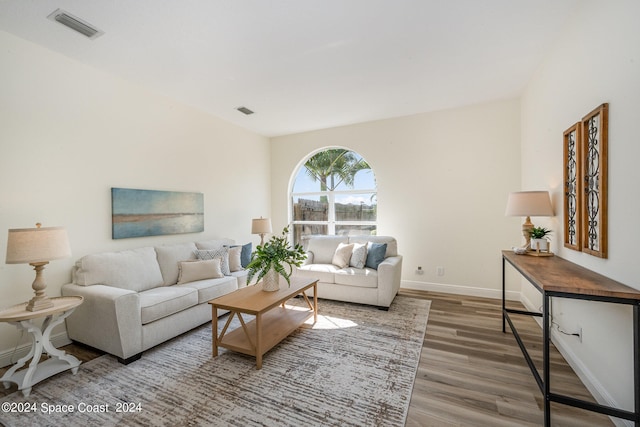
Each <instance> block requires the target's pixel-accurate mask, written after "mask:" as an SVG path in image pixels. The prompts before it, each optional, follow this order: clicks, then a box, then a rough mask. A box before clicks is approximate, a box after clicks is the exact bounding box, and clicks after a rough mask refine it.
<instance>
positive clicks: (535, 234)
mask: <svg viewBox="0 0 640 427" xmlns="http://www.w3.org/2000/svg"><path fill="white" fill-rule="evenodd" d="M551 233H552V231H551V230H549V229H548V228H545V227H533V228H532V229H531V231H530V232H529V236H530V237H531V250H532V251H536V250H540V251H548V250H549V239H548V238H547V236H548V235H549V234H551Z"/></svg>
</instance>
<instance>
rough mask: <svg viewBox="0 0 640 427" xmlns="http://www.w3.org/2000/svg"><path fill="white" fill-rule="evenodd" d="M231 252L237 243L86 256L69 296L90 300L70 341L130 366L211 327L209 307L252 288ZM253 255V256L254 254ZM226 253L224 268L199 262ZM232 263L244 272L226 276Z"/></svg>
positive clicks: (70, 329) (75, 319) (70, 325)
mask: <svg viewBox="0 0 640 427" xmlns="http://www.w3.org/2000/svg"><path fill="white" fill-rule="evenodd" d="M230 246H234V245H233V241H232V240H230V239H222V240H209V241H204V242H196V243H194V242H191V243H184V244H177V245H167V246H157V247H143V248H138V249H133V250H125V251H121V252H105V253H99V254H91V255H87V256H85V257H83V258H82V259H80V260H78V261H77V262H76V264H75V266H74V268H73V274H72V277H73V283H69V284H66V285H63V287H62V295H64V296H69V295H79V296H82V297H84V302H83V303H82V304H81V305H80V306H79V307H78V308H76V310H75V312H74V314H73V316H70V317H69V318H67V319H66V324H67V333H68V335H69V338H70V339H72V340H73V341H78V342H81V343H84V344H86V345H88V346H91V347H94V348H97V349H100V350H102V351H105V352H107V353H110V354H112V355H114V356H116V357H118V360H120V362H122V363H125V364H126V363H130V362H132V361H134V360H137V359H139V358H140V356H141V355H142V352H143V351H145V350H147V349H149V348H151V347H153V346H156V345H158V344H160V343H162V342H164V341H166V340H168V339H171V338H173V337H175V336H177V335H180V334H182V333H184V332H186V331H189V330H191V329H193V328H195V327H197V326H199V325H201V324H203V323H206V322H208V321H211V306H210V305H209V304H207V302H208V301H209V300H211V299H213V298H217V297H219V296H222V295H224V294H227V293H229V292H233V291H235V290H236V289H238V288H239V287H244V286H246V282H247V280H246V275H247V273H246V271H244V270H243V269H239V270H238V266H237V263H238V262H239V261H238V259H236V258H237V255H238V249H237V247H236V249H234V250H233V251H231V252H232V257H231V260H229V258H228V257H227V258H226V259H225V257H224V256H222V255H223V254H224V252H225V251H226V250H229V247H230ZM246 246H249V245H246ZM225 248H226V249H225ZM240 248H242V247H240ZM244 249H247V248H246V247H245V248H244ZM201 251H206V252H201ZM248 251H249V256H250V253H251V249H250V247H249V249H248ZM219 254H220V255H221V256H220V257H217V258H218V261H216V260H214V259H211V260H206V261H200V262H194V261H198V256H200V257H201V258H202V257H205V259H207V258H214V257H213V255H219ZM245 256H246V254H245ZM223 260H224V261H223ZM225 261H226V262H227V263H228V264H227V265H226V266H227V267H228V266H229V265H230V264H231V267H232V268H231V270H237V271H235V272H230V271H226V273H227V274H229V275H223V274H221V273H225V271H224V269H225V265H224V264H225ZM220 276H222V277H220ZM185 282H186V283H185ZM218 314H219V315H221V314H223V313H222V312H219V313H218Z"/></svg>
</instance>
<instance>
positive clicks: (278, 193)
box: [271, 99, 521, 297]
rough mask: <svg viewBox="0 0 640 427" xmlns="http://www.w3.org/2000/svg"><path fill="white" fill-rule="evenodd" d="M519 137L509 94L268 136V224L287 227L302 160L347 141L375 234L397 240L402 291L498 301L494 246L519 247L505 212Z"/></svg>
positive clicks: (514, 221) (516, 173)
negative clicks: (363, 178) (367, 190)
mask: <svg viewBox="0 0 640 427" xmlns="http://www.w3.org/2000/svg"><path fill="white" fill-rule="evenodd" d="M519 140H520V109H519V100H516V99H513V100H505V101H498V102H493V103H489V104H483V105H476V106H470V107H465V108H459V109H454V110H447V111H440V112H435V113H428V114H419V115H414V116H409V117H402V118H395V119H389V120H381V121H374V122H368V123H362V124H356V125H351V126H345V127H338V128H333V129H326V130H320V131H314V132H308V133H302V134H296V135H289V136H283V137H278V138H272V140H271V143H272V157H271V162H272V163H271V170H272V187H271V192H272V195H273V198H272V201H271V205H272V215H273V225H274V229H276V230H278V229H280V228H281V227H283V226H284V225H286V224H287V221H288V212H287V206H288V191H289V188H290V180H291V177H292V174H294V172H296V170H297V167H298V166H299V165H300V164H301V162H303V161H304V160H306V158H307V157H308V156H309V155H310V154H311V153H313V152H315V151H316V150H318V149H320V148H324V147H329V146H340V147H346V148H349V149H351V150H354V151H356V152H358V153H359V154H360V155H362V156H363V157H364V158H365V159H366V160H367V161H368V162H369V164H370V165H371V166H372V168H373V170H374V172H375V176H376V180H377V184H378V234H380V235H391V236H395V237H396V238H397V240H398V246H399V251H400V253H401V254H402V255H403V256H404V264H403V274H402V280H403V282H402V286H403V287H412V288H417V289H436V290H445V291H449V292H462V293H468V294H480V295H485V296H493V297H498V296H499V292H498V289H500V285H501V268H500V265H501V264H500V250H501V249H504V248H509V247H511V246H513V245H517V244H520V243H521V237H520V225H519V224H520V222H521V219H520V218H506V217H505V216H504V209H505V205H506V199H507V194H508V193H509V191H515V190H519V189H520V164H519V161H520V160H519V159H520V147H519ZM418 266H421V267H422V268H423V270H425V274H424V275H417V274H415V270H416V268H417V267H418ZM438 266H442V267H444V269H445V275H444V276H437V275H436V267H438ZM518 291H519V287H518Z"/></svg>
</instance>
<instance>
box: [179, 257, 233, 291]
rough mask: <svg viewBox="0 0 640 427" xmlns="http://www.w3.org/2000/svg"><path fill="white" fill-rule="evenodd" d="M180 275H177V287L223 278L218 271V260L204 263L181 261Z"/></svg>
mask: <svg viewBox="0 0 640 427" xmlns="http://www.w3.org/2000/svg"><path fill="white" fill-rule="evenodd" d="M179 265H180V274H179V275H178V285H181V284H183V283H189V282H195V281H196V280H205V279H219V278H221V277H224V274H222V270H221V269H220V258H214V259H209V260H206V261H182V262H180V263H179Z"/></svg>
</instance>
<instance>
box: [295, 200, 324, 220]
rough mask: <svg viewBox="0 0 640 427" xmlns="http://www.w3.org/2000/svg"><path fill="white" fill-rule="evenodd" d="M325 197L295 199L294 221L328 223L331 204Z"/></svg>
mask: <svg viewBox="0 0 640 427" xmlns="http://www.w3.org/2000/svg"><path fill="white" fill-rule="evenodd" d="M326 199H327V198H326V197H323V196H304V197H297V196H294V197H293V220H294V221H327V220H328V219H329V203H328V202H327V200H326Z"/></svg>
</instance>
